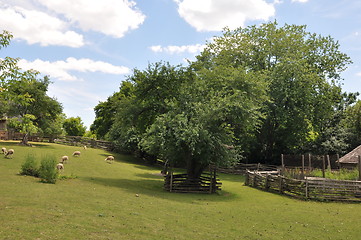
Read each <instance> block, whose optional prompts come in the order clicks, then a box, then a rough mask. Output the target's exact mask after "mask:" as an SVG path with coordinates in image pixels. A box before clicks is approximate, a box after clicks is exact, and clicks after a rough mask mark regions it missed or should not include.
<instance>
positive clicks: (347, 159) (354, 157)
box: [338, 145, 361, 164]
mask: <svg viewBox="0 0 361 240" xmlns="http://www.w3.org/2000/svg"><path fill="white" fill-rule="evenodd" d="M358 156H361V145H360V146H358V147H357V148H355V149H354V150H352V151H351V152H349V153H347V154H346V155H345V156H343V157H342V158H340V159H339V160H338V161H339V162H340V163H355V164H357V163H358Z"/></svg>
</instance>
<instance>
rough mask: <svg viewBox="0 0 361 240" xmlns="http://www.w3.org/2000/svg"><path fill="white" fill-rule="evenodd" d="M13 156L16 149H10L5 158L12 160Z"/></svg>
mask: <svg viewBox="0 0 361 240" xmlns="http://www.w3.org/2000/svg"><path fill="white" fill-rule="evenodd" d="M13 154H14V149H9V150H8V151H7V152H6V153H5V157H6V158H9V157H10V156H11V158H12V156H13Z"/></svg>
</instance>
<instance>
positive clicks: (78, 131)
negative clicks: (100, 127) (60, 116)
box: [63, 117, 86, 136]
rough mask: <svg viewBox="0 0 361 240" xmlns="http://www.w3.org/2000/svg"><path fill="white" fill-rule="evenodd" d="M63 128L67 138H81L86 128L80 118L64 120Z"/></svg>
mask: <svg viewBox="0 0 361 240" xmlns="http://www.w3.org/2000/svg"><path fill="white" fill-rule="evenodd" d="M63 127H64V130H65V132H66V134H67V135H68V136H83V135H84V134H85V132H86V127H85V126H84V123H83V122H82V120H81V118H80V117H70V118H68V119H65V121H64V123H63Z"/></svg>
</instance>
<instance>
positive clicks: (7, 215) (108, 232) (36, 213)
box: [0, 142, 361, 240]
mask: <svg viewBox="0 0 361 240" xmlns="http://www.w3.org/2000/svg"><path fill="white" fill-rule="evenodd" d="M0 145H1V147H7V148H10V147H11V148H14V149H15V154H14V156H13V159H5V158H2V157H1V156H0V222H1V224H0V239H29V240H30V239H44V240H45V239H46V240H47V239H157V240H158V239H227V240H228V239H358V238H359V237H360V236H361V230H360V228H359V226H358V225H359V224H358V222H359V221H358V220H359V219H360V217H361V205H359V204H345V203H321V202H308V201H299V200H295V199H291V198H288V197H284V196H281V195H277V194H273V193H267V192H263V191H260V190H257V189H253V188H250V187H246V186H244V185H243V182H244V178H243V177H242V176H237V175H226V174H221V175H220V179H221V182H222V183H223V185H222V189H223V190H222V191H221V192H220V193H219V194H214V195H208V194H175V193H168V192H165V191H163V188H162V187H163V178H162V177H160V176H159V175H158V173H159V172H160V170H161V168H157V167H151V166H145V165H142V164H141V163H140V162H138V161H137V159H134V158H133V157H131V156H126V155H118V154H115V158H116V161H115V162H114V163H112V164H108V163H106V162H105V161H104V159H105V157H106V156H107V155H108V154H109V153H107V152H105V151H103V150H99V149H87V150H83V149H81V148H79V147H70V146H62V145H56V144H38V145H36V146H35V147H33V148H30V147H24V146H19V145H16V143H11V142H0ZM75 150H80V151H81V152H82V154H81V156H80V157H72V156H71V154H72V153H73V151H75ZM28 154H32V155H33V156H35V158H37V160H38V161H40V160H41V158H42V157H43V156H46V155H49V154H50V155H54V156H56V157H57V158H58V159H59V160H60V157H61V156H63V155H68V156H69V162H68V163H67V164H65V169H64V172H62V173H61V174H60V176H64V177H63V179H58V181H57V182H56V184H44V183H41V182H40V180H39V179H38V178H35V177H31V176H21V175H19V172H20V169H21V165H22V164H23V163H24V161H25V159H26V156H27V155H28Z"/></svg>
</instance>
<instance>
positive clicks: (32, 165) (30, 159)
mask: <svg viewBox="0 0 361 240" xmlns="http://www.w3.org/2000/svg"><path fill="white" fill-rule="evenodd" d="M37 165H38V164H37V162H36V160H35V156H34V155H31V154H28V155H27V156H26V159H25V162H24V163H23V165H21V170H20V174H21V175H28V176H34V177H39V169H38V166H37Z"/></svg>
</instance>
